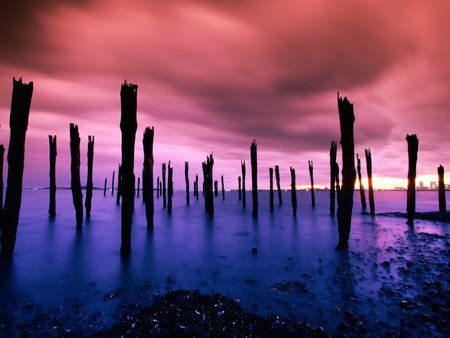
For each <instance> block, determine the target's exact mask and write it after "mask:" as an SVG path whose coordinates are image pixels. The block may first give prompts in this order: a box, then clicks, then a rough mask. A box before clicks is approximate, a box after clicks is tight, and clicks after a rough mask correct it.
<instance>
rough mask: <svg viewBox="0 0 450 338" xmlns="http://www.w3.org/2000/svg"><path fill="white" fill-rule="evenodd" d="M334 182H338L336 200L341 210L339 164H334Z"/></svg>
mask: <svg viewBox="0 0 450 338" xmlns="http://www.w3.org/2000/svg"><path fill="white" fill-rule="evenodd" d="M334 180H335V182H336V200H337V205H338V209H339V198H340V197H341V185H340V183H339V164H337V162H336V163H335V164H334Z"/></svg>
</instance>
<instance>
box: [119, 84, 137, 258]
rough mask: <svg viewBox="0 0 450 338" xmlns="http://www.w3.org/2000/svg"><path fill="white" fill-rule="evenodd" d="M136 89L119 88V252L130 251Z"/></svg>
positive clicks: (133, 87) (126, 85)
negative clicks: (120, 166)
mask: <svg viewBox="0 0 450 338" xmlns="http://www.w3.org/2000/svg"><path fill="white" fill-rule="evenodd" d="M137 89H138V86H137V85H135V84H131V83H127V82H126V81H125V82H124V83H123V84H122V87H121V90H120V99H121V100H120V103H121V114H120V130H121V132H122V175H121V176H122V179H121V181H122V191H121V194H122V213H121V216H122V244H121V247H120V253H121V254H122V255H128V254H129V253H130V252H131V221H132V214H133V207H134V187H135V185H134V145H135V141H136V129H137V118H136V111H137Z"/></svg>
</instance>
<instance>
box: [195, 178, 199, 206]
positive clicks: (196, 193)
mask: <svg viewBox="0 0 450 338" xmlns="http://www.w3.org/2000/svg"><path fill="white" fill-rule="evenodd" d="M195 198H196V199H197V201H198V175H197V174H196V175H195Z"/></svg>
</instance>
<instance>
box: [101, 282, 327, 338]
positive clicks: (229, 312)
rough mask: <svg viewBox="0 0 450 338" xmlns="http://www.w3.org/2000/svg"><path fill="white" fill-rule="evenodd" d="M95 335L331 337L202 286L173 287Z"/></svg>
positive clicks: (317, 329) (305, 325) (308, 326)
mask: <svg viewBox="0 0 450 338" xmlns="http://www.w3.org/2000/svg"><path fill="white" fill-rule="evenodd" d="M93 337H327V334H326V333H325V332H324V330H323V329H322V328H314V327H311V326H310V325H308V324H305V323H298V322H294V321H292V320H287V319H283V318H280V317H279V316H275V315H273V316H271V317H261V316H257V315H255V314H251V313H248V312H245V311H244V310H242V308H241V306H240V305H239V301H233V300H230V299H227V298H225V297H224V296H221V295H218V294H214V295H204V294H201V293H200V292H199V291H198V290H194V291H184V290H178V291H172V292H169V293H167V294H166V295H165V296H164V297H161V298H159V299H158V300H156V301H155V303H154V304H153V305H152V306H151V307H149V308H146V309H143V310H140V311H139V312H137V313H135V314H128V315H125V316H123V317H122V319H121V321H120V322H119V323H118V324H116V325H114V326H113V327H111V328H110V329H107V330H103V331H101V332H98V333H96V334H94V335H93Z"/></svg>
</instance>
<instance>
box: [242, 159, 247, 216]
mask: <svg viewBox="0 0 450 338" xmlns="http://www.w3.org/2000/svg"><path fill="white" fill-rule="evenodd" d="M241 169H242V206H243V207H244V208H245V207H246V206H247V197H246V196H247V194H246V191H245V172H246V170H245V161H241Z"/></svg>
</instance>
